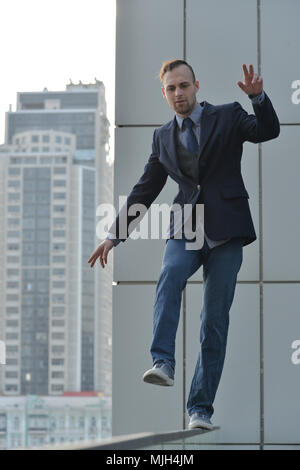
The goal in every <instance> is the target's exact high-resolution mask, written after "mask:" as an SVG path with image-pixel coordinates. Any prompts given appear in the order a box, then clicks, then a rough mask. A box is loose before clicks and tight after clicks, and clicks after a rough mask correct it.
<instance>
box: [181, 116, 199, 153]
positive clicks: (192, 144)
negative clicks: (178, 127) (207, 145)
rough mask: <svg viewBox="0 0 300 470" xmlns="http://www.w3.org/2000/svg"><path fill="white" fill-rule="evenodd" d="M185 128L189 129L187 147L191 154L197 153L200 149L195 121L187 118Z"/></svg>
mask: <svg viewBox="0 0 300 470" xmlns="http://www.w3.org/2000/svg"><path fill="white" fill-rule="evenodd" d="M183 122H184V125H185V127H186V128H187V146H188V149H189V151H190V152H192V153H195V152H196V150H197V147H198V142H197V139H196V136H195V134H194V131H193V129H192V127H193V121H192V120H191V118H185V119H184V120H183Z"/></svg>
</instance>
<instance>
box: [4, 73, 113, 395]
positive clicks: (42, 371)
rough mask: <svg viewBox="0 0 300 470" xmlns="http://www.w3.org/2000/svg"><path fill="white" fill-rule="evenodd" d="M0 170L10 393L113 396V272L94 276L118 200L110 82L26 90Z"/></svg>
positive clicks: (11, 121)
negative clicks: (100, 208) (111, 207)
mask: <svg viewBox="0 0 300 470" xmlns="http://www.w3.org/2000/svg"><path fill="white" fill-rule="evenodd" d="M6 124H7V126H6V142H5V144H4V145H2V146H1V152H0V166H1V179H2V183H3V185H2V186H1V188H2V189H1V193H0V194H1V210H2V214H3V218H2V220H3V224H2V230H1V237H0V238H1V241H0V247H1V258H2V261H3V264H2V265H3V266H4V267H5V269H3V270H2V272H1V278H2V279H1V283H0V286H1V289H2V293H3V295H2V301H1V306H0V324H1V326H2V329H1V331H2V333H1V334H2V337H1V338H0V339H1V340H3V341H5V344H6V358H7V359H6V365H5V366H1V369H0V389H1V392H2V393H3V394H5V395H19V394H24V395H27V394H41V395H47V394H50V395H60V394H62V393H63V392H64V391H66V390H70V391H86V390H97V391H99V392H101V393H104V394H105V395H106V396H110V394H111V276H112V275H111V272H110V271H109V270H107V271H106V272H105V273H101V275H100V273H99V269H98V270H96V269H95V270H91V269H90V266H89V265H88V258H89V257H90V255H91V253H92V252H93V251H94V249H95V247H96V246H97V244H98V243H99V240H97V238H96V207H97V205H98V204H99V203H100V202H103V201H104V200H105V202H109V200H110V197H111V194H112V184H111V178H112V169H111V165H109V164H108V162H107V155H108V141H109V132H108V121H107V118H106V104H105V94H104V86H103V84H102V82H98V81H96V83H95V84H88V85H83V84H81V83H80V84H78V85H75V84H72V83H70V85H68V86H67V89H66V91H64V92H48V91H46V90H44V91H43V92H40V93H39V92H32V93H19V94H18V103H17V111H16V112H15V113H14V112H8V113H7V115H6Z"/></svg>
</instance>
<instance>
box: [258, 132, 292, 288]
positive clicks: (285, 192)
mask: <svg viewBox="0 0 300 470" xmlns="http://www.w3.org/2000/svg"><path fill="white" fill-rule="evenodd" d="M299 141H300V126H299V127H298V126H293V127H289V126H288V127H287V126H283V127H281V134H280V136H279V137H278V139H276V140H273V141H270V142H266V143H264V144H263V149H262V168H263V174H262V176H263V255H264V256H263V262H264V266H263V271H264V280H279V281H289V280H300V250H299V240H300V210H299V200H300V185H299V174H300V160H299Z"/></svg>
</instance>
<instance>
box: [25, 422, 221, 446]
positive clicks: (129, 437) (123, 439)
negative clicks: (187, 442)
mask: <svg viewBox="0 0 300 470" xmlns="http://www.w3.org/2000/svg"><path fill="white" fill-rule="evenodd" d="M216 429H220V428H219V426H215V427H214V428H213V429H200V428H199V429H193V430H182V431H168V432H163V433H151V432H145V433H138V434H125V435H121V436H114V437H112V438H111V439H102V440H97V441H91V442H85V443H83V442H82V443H81V442H78V443H74V444H66V445H56V446H55V445H47V446H42V447H38V448H31V449H30V450H126V449H127V450H137V449H141V448H144V447H150V446H155V445H160V444H164V443H166V442H171V441H177V440H181V439H182V440H183V439H186V438H188V437H192V436H195V435H199V434H206V433H208V432H213V431H214V430H216ZM22 450H26V449H24V448H23V449H22Z"/></svg>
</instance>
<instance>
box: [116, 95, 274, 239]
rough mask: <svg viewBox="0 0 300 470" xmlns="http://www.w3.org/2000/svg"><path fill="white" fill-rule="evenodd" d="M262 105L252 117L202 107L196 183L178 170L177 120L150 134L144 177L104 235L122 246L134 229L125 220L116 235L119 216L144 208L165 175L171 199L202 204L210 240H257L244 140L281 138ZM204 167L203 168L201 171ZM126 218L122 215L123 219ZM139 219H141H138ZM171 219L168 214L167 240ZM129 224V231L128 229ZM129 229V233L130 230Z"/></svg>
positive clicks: (233, 107)
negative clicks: (173, 187) (173, 190)
mask: <svg viewBox="0 0 300 470" xmlns="http://www.w3.org/2000/svg"><path fill="white" fill-rule="evenodd" d="M264 93H265V98H264V100H263V102H262V103H261V104H254V103H253V109H254V112H255V115H254V114H248V113H247V112H246V111H245V110H244V109H243V108H242V106H241V105H240V104H239V103H238V102H236V101H235V102H233V103H228V104H223V105H218V106H214V105H212V104H210V103H208V102H207V101H203V102H201V103H200V104H201V106H202V107H203V111H202V117H201V139H200V153H199V157H198V158H199V169H200V170H201V168H202V169H203V168H204V171H203V172H202V174H201V175H200V171H199V184H196V183H195V182H194V181H192V180H191V179H190V178H188V177H187V176H185V175H184V174H183V173H182V172H181V170H180V167H179V160H178V155H177V151H176V135H175V132H176V126H177V122H176V117H174V119H172V120H171V121H169V122H168V123H167V124H165V125H164V126H161V127H159V128H157V129H155V131H154V134H153V143H152V153H151V155H150V157H149V159H148V162H147V164H146V165H145V167H144V173H143V174H142V176H141V177H140V179H139V180H138V182H137V184H136V185H135V186H134V187H133V189H132V191H131V193H130V194H129V196H128V198H127V201H126V203H125V204H124V206H123V207H122V209H121V211H120V213H119V214H118V216H117V218H116V220H115V221H114V223H113V225H112V226H111V227H110V229H109V232H110V233H113V234H116V238H119V239H121V240H122V241H125V240H126V238H127V237H128V236H129V234H130V233H131V232H132V231H133V230H134V227H135V225H137V224H135V223H133V224H132V221H133V220H134V219H137V218H138V219H140V216H139V215H131V216H128V218H127V234H126V237H124V235H123V237H122V234H123V232H122V233H121V235H120V234H119V220H120V215H121V214H123V215H124V214H125V213H126V212H127V210H128V208H129V207H130V206H131V205H132V204H144V205H145V206H146V208H147V209H149V207H150V206H151V204H152V203H153V201H154V200H155V199H156V198H157V196H158V195H159V193H160V192H161V190H162V189H163V187H164V185H165V183H166V180H167V178H168V175H169V176H170V177H171V178H172V179H173V180H174V181H176V183H178V185H179V192H178V194H177V195H176V197H175V198H174V200H173V204H175V203H177V204H180V206H182V207H183V205H184V204H192V205H193V206H194V205H195V204H196V203H197V202H201V203H204V229H205V233H206V234H207V236H208V237H209V238H210V239H211V240H223V239H227V238H235V237H239V238H240V237H242V238H244V245H247V244H249V243H252V242H253V241H254V240H256V238H257V237H256V233H255V229H254V225H253V221H252V217H251V213H250V208H249V202H248V199H249V195H248V192H247V190H246V188H245V185H244V181H243V178H242V174H241V157H242V152H243V143H244V142H245V141H249V142H253V143H259V142H266V141H268V140H271V139H274V138H275V137H277V136H278V135H279V133H280V124H279V120H278V117H277V115H276V112H275V110H274V108H273V106H272V103H271V101H270V99H269V97H268V96H267V94H266V92H264ZM204 164H205V166H203V165H204ZM126 215H127V214H126ZM143 215H144V214H143ZM173 217H174V214H173V212H172V211H171V212H170V227H169V230H170V238H172V236H173V234H172V227H173V222H174V220H173ZM129 224H131V227H130V228H129V232H128V226H129ZM132 227H133V228H132Z"/></svg>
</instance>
